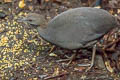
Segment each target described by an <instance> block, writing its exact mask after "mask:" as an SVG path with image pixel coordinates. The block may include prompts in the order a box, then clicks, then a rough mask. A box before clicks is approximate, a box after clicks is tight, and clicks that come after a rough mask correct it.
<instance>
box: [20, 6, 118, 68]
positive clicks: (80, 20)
mask: <svg viewBox="0 0 120 80" xmlns="http://www.w3.org/2000/svg"><path fill="white" fill-rule="evenodd" d="M21 21H22V22H24V23H28V24H30V25H32V26H33V27H34V28H36V29H37V31H38V33H39V35H40V37H42V38H43V39H44V40H46V41H48V42H49V43H51V44H53V45H56V46H59V47H61V48H64V49H68V50H72V51H73V56H71V58H70V59H71V60H72V59H73V58H74V57H75V56H76V54H77V52H76V50H78V49H86V48H88V47H93V52H92V61H91V64H90V65H89V66H90V68H91V67H92V66H93V63H94V57H95V53H96V46H97V45H96V43H97V42H98V41H99V40H100V39H101V38H102V37H103V36H104V35H105V34H106V33H108V32H109V31H111V30H112V29H114V28H115V27H117V21H116V18H115V17H114V16H113V15H111V14H110V13H109V12H107V11H106V10H103V9H98V8H93V7H79V8H73V9H69V10H67V11H64V12H62V13H60V14H58V15H57V16H55V17H54V18H53V19H51V20H50V21H48V23H47V21H46V19H45V16H43V15H41V14H37V13H28V15H27V16H26V17H24V18H22V19H21ZM71 60H70V61H71ZM90 68H89V69H90Z"/></svg>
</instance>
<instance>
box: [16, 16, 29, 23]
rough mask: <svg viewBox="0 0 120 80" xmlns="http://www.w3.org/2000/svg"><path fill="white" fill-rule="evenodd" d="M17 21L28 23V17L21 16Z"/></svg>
mask: <svg viewBox="0 0 120 80" xmlns="http://www.w3.org/2000/svg"><path fill="white" fill-rule="evenodd" d="M17 21H18V22H24V23H26V22H27V18H26V17H20V18H18V19H17Z"/></svg>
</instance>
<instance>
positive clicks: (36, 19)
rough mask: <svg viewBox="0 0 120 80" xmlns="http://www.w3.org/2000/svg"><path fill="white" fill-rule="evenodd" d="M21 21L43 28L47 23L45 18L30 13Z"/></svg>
mask: <svg viewBox="0 0 120 80" xmlns="http://www.w3.org/2000/svg"><path fill="white" fill-rule="evenodd" d="M21 21H22V22H24V23H28V24H30V25H34V26H43V25H45V23H46V20H45V17H44V16H43V15H40V14H37V13H29V14H28V15H27V16H26V17H23V19H21Z"/></svg>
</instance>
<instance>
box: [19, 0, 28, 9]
mask: <svg viewBox="0 0 120 80" xmlns="http://www.w3.org/2000/svg"><path fill="white" fill-rule="evenodd" d="M25 5H26V4H25V3H24V0H22V1H20V2H19V5H18V6H19V8H24V7H25Z"/></svg>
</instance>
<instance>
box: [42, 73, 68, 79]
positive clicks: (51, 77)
mask: <svg viewBox="0 0 120 80" xmlns="http://www.w3.org/2000/svg"><path fill="white" fill-rule="evenodd" d="M68 74H69V73H68V72H66V73H62V74H59V75H55V76H49V77H46V78H44V80H48V79H53V78H58V77H61V76H64V75H68Z"/></svg>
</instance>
